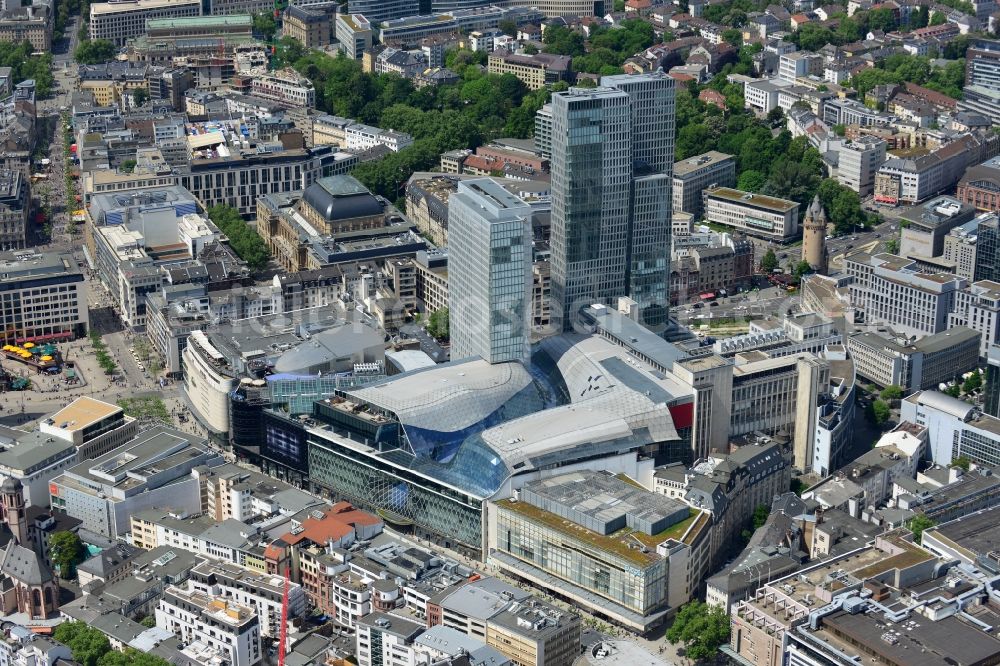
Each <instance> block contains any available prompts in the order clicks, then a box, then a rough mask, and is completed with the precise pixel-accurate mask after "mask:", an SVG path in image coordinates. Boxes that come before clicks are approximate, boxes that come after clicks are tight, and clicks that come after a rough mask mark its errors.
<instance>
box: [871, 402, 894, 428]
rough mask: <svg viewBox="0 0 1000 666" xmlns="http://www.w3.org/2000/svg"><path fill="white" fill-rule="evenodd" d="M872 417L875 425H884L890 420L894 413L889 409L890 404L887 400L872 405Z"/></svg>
mask: <svg viewBox="0 0 1000 666" xmlns="http://www.w3.org/2000/svg"><path fill="white" fill-rule="evenodd" d="M870 409H871V417H872V421H873V422H874V423H875V425H878V426H880V425H883V424H884V423H885V422H886V421H888V420H889V416H890V414H891V413H892V411H891V410H890V408H889V403H887V402H886V401H885V400H875V401H873V402H872V404H871V407H870Z"/></svg>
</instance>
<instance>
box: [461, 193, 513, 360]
mask: <svg viewBox="0 0 1000 666" xmlns="http://www.w3.org/2000/svg"><path fill="white" fill-rule="evenodd" d="M531 234H532V231H531V207H530V206H529V205H528V204H526V203H525V202H523V201H522V200H521V199H519V198H517V197H515V196H514V195H513V194H511V193H510V192H508V191H507V190H506V189H504V188H503V187H501V186H500V185H499V184H497V183H496V182H494V181H493V180H491V179H489V178H482V179H476V180H466V181H461V182H459V184H458V191H457V192H455V194H453V195H452V196H451V198H450V199H449V200H448V283H449V290H448V293H449V311H450V317H451V319H450V328H451V335H450V337H451V353H452V356H453V357H454V358H455V359H461V358H467V357H470V356H479V357H480V358H483V359H485V360H486V361H489V362H490V363H502V362H505V361H516V360H526V359H527V357H528V353H529V343H530V337H531V336H530V331H531V328H530V315H531V307H530V304H529V298H530V294H531V266H532V261H531Z"/></svg>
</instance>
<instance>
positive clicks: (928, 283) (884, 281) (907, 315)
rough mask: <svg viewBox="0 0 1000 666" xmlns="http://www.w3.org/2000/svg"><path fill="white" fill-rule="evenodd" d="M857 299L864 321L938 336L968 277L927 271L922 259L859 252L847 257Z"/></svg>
mask: <svg viewBox="0 0 1000 666" xmlns="http://www.w3.org/2000/svg"><path fill="white" fill-rule="evenodd" d="M844 269H845V272H846V273H847V275H848V276H850V277H851V280H852V281H851V283H850V284H849V286H848V289H849V293H850V295H851V302H852V304H853V306H854V308H855V311H856V313H857V314H859V315H860V316H861V319H862V320H863V321H864V323H867V324H884V325H887V326H890V327H891V328H892V329H893V330H895V331H896V332H898V333H901V334H903V335H906V336H922V335H932V334H934V333H939V332H941V331H943V330H944V329H945V328H947V326H948V315H949V313H951V312H952V311H953V310H954V306H955V301H956V298H957V297H958V294H959V293H960V292H961V291H962V289H964V288H965V287H966V285H967V284H968V281H967V280H964V279H962V278H959V277H957V276H955V275H951V274H947V273H925V272H922V271H920V270H919V268H918V266H917V262H915V261H913V260H911V259H904V258H902V257H898V256H896V255H892V254H886V253H882V254H876V255H870V254H867V253H864V252H855V253H854V254H852V255H849V256H847V257H846V258H845V259H844Z"/></svg>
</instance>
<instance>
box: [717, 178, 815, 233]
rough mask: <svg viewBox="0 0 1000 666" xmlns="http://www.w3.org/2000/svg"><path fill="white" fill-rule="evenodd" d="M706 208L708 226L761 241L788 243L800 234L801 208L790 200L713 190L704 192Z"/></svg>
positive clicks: (724, 189)
mask: <svg viewBox="0 0 1000 666" xmlns="http://www.w3.org/2000/svg"><path fill="white" fill-rule="evenodd" d="M704 206H705V220H707V221H708V222H714V223H716V224H722V225H725V226H727V227H732V228H734V229H739V230H740V231H743V232H744V233H747V234H749V235H751V236H756V237H758V238H765V239H767V240H772V241H777V242H779V243H785V242H788V241H791V240H793V239H794V238H795V237H796V236H797V235H798V233H799V205H798V204H797V203H796V202H794V201H789V200H787V199H779V198H777V197H769V196H765V195H763V194H753V193H752V192H741V191H740V190H734V189H732V188H728V187H709V188H707V189H706V190H705V191H704Z"/></svg>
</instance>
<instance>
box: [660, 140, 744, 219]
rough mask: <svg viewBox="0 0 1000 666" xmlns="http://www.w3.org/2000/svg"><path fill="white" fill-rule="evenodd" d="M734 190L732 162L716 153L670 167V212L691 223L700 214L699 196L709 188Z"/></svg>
mask: <svg viewBox="0 0 1000 666" xmlns="http://www.w3.org/2000/svg"><path fill="white" fill-rule="evenodd" d="M735 186H736V159H735V158H734V157H733V156H732V155H726V154H725V153H720V152H718V151H716V150H712V151H709V152H707V153H704V154H702V155H695V156H694V157H689V158H687V159H686V160H681V161H680V162H675V163H674V182H673V210H674V213H679V212H685V213H690V214H691V215H692V216H693V217H694V219H699V218H700V217H701V214H702V211H703V210H704V196H703V192H704V191H705V190H706V189H707V188H709V187H735Z"/></svg>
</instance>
